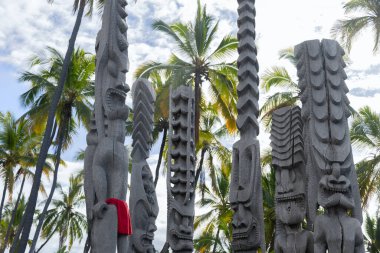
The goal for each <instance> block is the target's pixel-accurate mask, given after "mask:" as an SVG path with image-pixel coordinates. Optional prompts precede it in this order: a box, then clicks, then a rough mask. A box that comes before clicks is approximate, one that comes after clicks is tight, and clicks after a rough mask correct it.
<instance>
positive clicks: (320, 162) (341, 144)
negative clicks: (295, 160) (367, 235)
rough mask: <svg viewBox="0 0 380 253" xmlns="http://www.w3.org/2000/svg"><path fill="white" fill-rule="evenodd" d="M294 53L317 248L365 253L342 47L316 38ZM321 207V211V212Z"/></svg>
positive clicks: (336, 252)
mask: <svg viewBox="0 0 380 253" xmlns="http://www.w3.org/2000/svg"><path fill="white" fill-rule="evenodd" d="M295 55H296V58H297V70H298V77H299V87H300V89H301V101H302V104H303V106H302V117H303V121H304V122H305V125H304V131H303V133H304V141H305V154H307V157H306V159H307V163H306V167H307V173H308V195H309V196H308V209H309V210H308V212H309V216H310V221H311V222H312V224H314V252H315V253H322V252H323V253H325V252H327V251H328V252H329V253H362V252H364V244H363V234H362V231H361V222H362V210H361V204H360V195H359V190H358V183H357V177H356V172H355V165H354V161H353V156H352V148H351V141H350V135H349V129H348V122H347V119H348V117H349V116H350V110H349V101H348V98H347V96H346V93H347V92H348V88H347V86H346V83H345V79H346V78H347V76H346V74H345V72H344V67H345V64H344V61H343V58H342V57H343V55H344V51H343V49H342V48H341V47H340V45H339V44H338V43H337V42H335V41H333V40H322V42H320V41H318V40H313V41H306V42H303V43H301V44H300V45H298V46H296V48H295ZM319 206H320V207H322V208H323V214H321V215H318V216H317V209H318V207H319Z"/></svg>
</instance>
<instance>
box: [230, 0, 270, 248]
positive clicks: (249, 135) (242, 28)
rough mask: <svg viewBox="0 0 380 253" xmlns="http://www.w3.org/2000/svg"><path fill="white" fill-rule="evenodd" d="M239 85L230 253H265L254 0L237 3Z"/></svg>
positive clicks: (231, 193) (240, 0)
mask: <svg viewBox="0 0 380 253" xmlns="http://www.w3.org/2000/svg"><path fill="white" fill-rule="evenodd" d="M238 3H239V9H238V13H239V19H238V26H239V31H238V39H239V58H238V68H239V72H238V75H239V85H238V87H237V92H238V96H239V99H238V103H237V109H238V119H237V127H238V129H239V131H240V135H241V138H240V140H239V141H238V142H236V143H235V144H234V146H233V159H232V160H233V161H232V162H233V165H232V166H233V167H232V175H231V186H230V187H231V188H230V202H231V207H232V209H233V210H234V216H233V221H232V226H233V234H232V237H233V239H232V248H233V251H234V252H256V251H257V250H258V249H259V248H262V249H263V250H264V251H265V239H264V218H263V206H262V202H263V201H262V187H261V167H260V145H259V141H258V140H257V135H258V134H259V123H258V120H257V117H258V114H259V105H258V99H259V89H258V84H259V77H258V73H257V72H258V68H259V66H258V62H257V58H256V56H257V49H256V45H255V37H256V32H255V15H256V11H255V1H254V0H238Z"/></svg>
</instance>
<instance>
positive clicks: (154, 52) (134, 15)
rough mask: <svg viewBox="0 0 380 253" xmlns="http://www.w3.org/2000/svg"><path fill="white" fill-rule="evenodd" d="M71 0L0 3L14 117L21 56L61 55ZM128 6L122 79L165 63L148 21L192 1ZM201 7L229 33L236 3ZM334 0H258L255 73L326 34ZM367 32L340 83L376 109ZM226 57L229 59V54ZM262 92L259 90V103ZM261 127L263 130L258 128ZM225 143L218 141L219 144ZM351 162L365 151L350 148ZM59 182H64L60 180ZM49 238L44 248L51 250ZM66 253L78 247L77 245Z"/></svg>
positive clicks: (2, 84) (81, 137)
mask: <svg viewBox="0 0 380 253" xmlns="http://www.w3.org/2000/svg"><path fill="white" fill-rule="evenodd" d="M72 2H73V1H67V0H56V1H55V2H54V4H48V3H47V1H46V0H33V1H30V0H16V1H1V3H0V24H1V25H0V110H1V111H2V112H4V111H11V112H14V113H15V114H16V115H17V116H20V115H21V114H23V113H24V112H25V110H26V109H25V108H23V107H21V105H20V102H19V96H20V94H21V93H23V92H25V91H26V89H27V88H28V84H27V83H20V82H18V81H17V79H18V76H19V75H20V72H22V71H25V70H29V66H28V59H30V57H31V56H33V55H35V54H43V53H44V50H45V49H46V47H47V46H50V47H54V48H57V49H58V50H60V51H61V52H62V53H64V52H65V50H66V47H67V42H68V38H69V35H70V33H71V30H72V27H73V23H74V17H73V16H72V15H71V14H72V12H71V4H72ZM130 2H131V3H130V5H129V6H128V12H129V17H128V25H129V31H128V37H129V43H130V47H129V55H130V63H131V71H130V73H129V74H128V78H127V79H128V82H129V83H130V84H131V83H132V81H133V80H132V73H133V71H134V70H135V69H136V67H137V66H138V65H139V64H141V63H143V62H145V61H148V60H155V61H165V60H166V59H167V58H168V56H169V54H170V52H171V48H172V44H171V43H170V41H167V38H166V37H164V36H162V34H160V33H159V32H156V31H153V30H152V28H151V24H152V21H153V20H155V19H162V20H164V21H165V22H168V23H170V22H172V21H179V20H180V21H183V22H188V21H191V20H192V19H193V17H194V13H195V9H196V0H138V1H137V3H134V1H130ZM202 3H203V4H204V3H206V4H207V8H208V11H209V12H210V13H212V15H214V16H215V18H217V19H219V21H220V25H219V28H220V29H219V37H218V39H217V41H219V40H220V38H221V37H222V36H224V35H227V34H229V33H230V34H236V31H237V27H236V19H237V13H236V9H237V2H236V1H234V0H202ZM343 3H344V1H341V0H288V1H283V0H258V1H257V3H256V9H257V22H256V23H257V34H258V46H259V58H258V59H259V63H260V70H261V73H263V72H264V71H265V69H267V68H268V67H270V66H273V65H279V66H287V67H289V71H290V72H291V73H292V74H293V75H295V70H294V69H292V67H291V66H289V65H288V64H287V63H286V62H284V61H282V60H279V59H278V51H279V50H280V49H283V48H287V47H292V46H294V45H296V44H298V43H300V42H302V41H304V40H309V39H322V38H330V29H331V27H332V26H333V24H334V22H335V21H336V20H337V19H339V18H342V17H343V10H342V4H343ZM99 28H100V17H99V16H97V15H95V16H93V17H92V19H89V18H85V19H84V20H83V23H82V26H81V29H80V32H79V35H78V39H77V45H78V46H80V47H82V48H84V49H85V50H87V51H88V52H94V43H95V37H96V33H97V31H98V29H99ZM372 46H373V44H372V37H371V31H366V32H364V33H362V34H361V36H360V38H359V39H358V40H357V41H356V43H355V44H354V47H353V50H352V52H351V54H350V59H351V61H352V64H351V65H350V66H349V67H348V69H347V73H348V75H349V80H348V81H347V84H348V86H349V88H350V89H351V90H352V93H351V95H350V96H349V98H350V100H351V103H352V105H353V107H354V108H359V107H361V106H363V105H370V106H371V107H372V108H373V109H375V110H377V111H379V110H380V108H379V102H378V101H379V99H380V90H379V89H380V83H379V82H380V76H379V73H380V58H379V57H378V55H375V56H374V55H373V54H372ZM231 60H232V59H231ZM266 96H268V94H264V93H263V94H261V101H263V100H264V98H265V97H266ZM262 132H263V131H262ZM75 140H76V141H75V143H74V145H73V147H72V148H71V149H70V150H69V151H68V152H66V153H65V154H64V159H65V160H67V161H69V162H70V163H69V166H68V168H64V169H62V170H61V171H62V172H61V174H60V177H59V178H63V179H67V178H68V176H69V175H70V174H71V173H73V172H74V171H76V170H78V169H80V168H81V164H79V163H77V162H75V161H73V155H74V154H75V153H76V152H77V151H78V150H79V149H81V148H82V149H83V148H85V131H83V130H81V131H79V133H78V136H77V137H76V138H75ZM260 140H261V142H262V147H266V146H267V145H268V143H269V141H268V135H266V134H265V133H262V134H261V137H260ZM232 143H233V140H232V141H226V146H229V147H230V145H231V144H232ZM157 150H158V147H154V148H153V156H152V158H151V160H150V162H151V164H152V167H155V163H156V160H157V159H156V158H157ZM355 152H356V153H355V159H356V160H358V159H360V157H363V156H365V155H366V154H365V153H359V152H357V151H355ZM63 181H64V180H63ZM164 188H165V184H164V180H163V179H162V180H160V184H159V187H158V196H159V198H160V201H161V200H163V203H162V205H161V211H160V218H159V221H158V227H159V233H157V241H156V244H157V246H158V247H157V248H160V246H161V244H162V242H163V240H164V236H163V235H164V231H165V218H166V211H165V206H166V203H165V201H166V197H165V189H164ZM55 247H56V245H55V244H54V243H52V245H51V246H50V248H48V247H47V248H46V251H45V252H53V250H54V249H55ZM72 252H81V246H78V247H76V248H75V249H73V251H72Z"/></svg>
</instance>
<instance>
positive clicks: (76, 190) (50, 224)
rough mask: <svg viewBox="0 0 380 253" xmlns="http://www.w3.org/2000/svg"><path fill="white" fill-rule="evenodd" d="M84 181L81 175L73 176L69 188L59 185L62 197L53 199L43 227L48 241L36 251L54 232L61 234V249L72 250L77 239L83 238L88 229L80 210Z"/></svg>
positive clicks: (82, 202) (82, 200)
mask: <svg viewBox="0 0 380 253" xmlns="http://www.w3.org/2000/svg"><path fill="white" fill-rule="evenodd" d="M82 189H83V181H82V177H81V175H76V176H71V177H70V184H69V188H68V190H67V191H66V190H64V189H63V188H62V187H61V186H59V194H60V196H61V198H60V199H54V200H53V202H52V203H53V207H52V208H51V209H50V210H49V211H48V212H47V215H46V220H45V222H44V225H43V229H42V237H43V238H44V239H46V241H45V242H44V243H43V244H42V245H41V246H40V248H39V249H38V250H37V251H36V252H39V251H40V250H41V249H42V247H43V246H45V245H46V243H47V242H48V241H49V240H50V239H51V237H52V236H53V235H54V234H58V235H59V249H62V248H64V247H65V246H66V247H67V250H69V251H70V249H71V247H72V245H73V243H74V241H75V240H77V239H79V240H80V241H81V240H82V238H83V234H84V231H86V230H87V219H86V216H85V215H84V214H83V213H81V212H80V209H81V207H82V206H83V205H84V194H83V191H82Z"/></svg>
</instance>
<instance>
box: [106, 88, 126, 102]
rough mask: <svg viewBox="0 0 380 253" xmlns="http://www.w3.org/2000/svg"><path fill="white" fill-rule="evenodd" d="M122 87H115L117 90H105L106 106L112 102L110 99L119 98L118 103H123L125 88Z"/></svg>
mask: <svg viewBox="0 0 380 253" xmlns="http://www.w3.org/2000/svg"><path fill="white" fill-rule="evenodd" d="M123 87H124V86H123V85H119V86H117V88H109V89H108V90H107V98H108V99H107V104H108V105H110V103H111V102H112V98H115V97H117V98H119V99H120V101H125V98H126V97H127V92H126V90H125V89H126V88H125V87H124V88H123Z"/></svg>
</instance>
